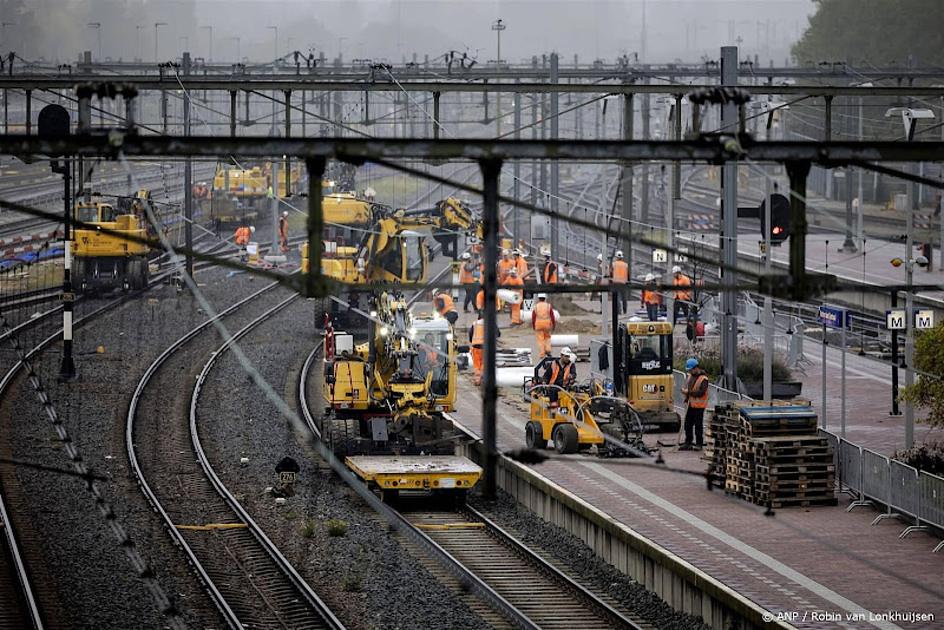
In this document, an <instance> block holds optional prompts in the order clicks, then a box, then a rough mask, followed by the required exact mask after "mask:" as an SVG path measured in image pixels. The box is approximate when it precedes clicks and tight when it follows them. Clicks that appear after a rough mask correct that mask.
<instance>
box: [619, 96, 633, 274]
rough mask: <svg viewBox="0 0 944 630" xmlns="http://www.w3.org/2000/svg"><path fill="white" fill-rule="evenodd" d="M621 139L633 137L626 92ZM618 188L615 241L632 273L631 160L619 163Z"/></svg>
mask: <svg viewBox="0 0 944 630" xmlns="http://www.w3.org/2000/svg"><path fill="white" fill-rule="evenodd" d="M623 139H624V140H630V141H631V140H632V139H633V95H632V94H626V95H625V96H624V97H623ZM620 189H621V191H622V199H621V201H622V204H621V206H620V219H621V220H620V222H619V234H621V235H622V239H618V241H619V240H621V241H622V242H617V245H616V246H617V247H619V248H621V249H622V250H623V259H624V260H625V261H626V262H628V263H629V265H630V273H632V265H633V262H634V261H633V164H632V162H623V163H622V164H620Z"/></svg>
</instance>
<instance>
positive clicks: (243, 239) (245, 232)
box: [233, 225, 256, 247]
mask: <svg viewBox="0 0 944 630" xmlns="http://www.w3.org/2000/svg"><path fill="white" fill-rule="evenodd" d="M255 233H256V228H255V227H254V226H252V225H248V226H247V225H240V226H239V227H238V228H236V232H235V234H234V235H233V240H234V241H235V242H236V244H237V245H239V246H240V247H245V246H246V245H248V244H249V239H250V238H252V235H253V234H255Z"/></svg>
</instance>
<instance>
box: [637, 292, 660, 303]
mask: <svg viewBox="0 0 944 630" xmlns="http://www.w3.org/2000/svg"><path fill="white" fill-rule="evenodd" d="M642 303H643V304H662V295H661V294H659V293H656V292H655V291H650V290H648V289H643V291H642Z"/></svg>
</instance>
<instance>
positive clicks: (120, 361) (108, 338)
mask: <svg viewBox="0 0 944 630" xmlns="http://www.w3.org/2000/svg"><path fill="white" fill-rule="evenodd" d="M197 278H198V282H200V283H201V284H202V285H204V286H202V287H201V290H202V291H203V293H204V295H205V296H206V297H207V298H208V299H209V300H210V302H211V304H213V305H214V307H215V308H217V309H220V308H222V307H224V306H225V305H228V304H231V303H233V302H235V301H236V300H238V299H239V298H240V297H242V296H245V295H248V294H249V293H250V292H252V291H254V290H256V289H258V288H260V287H262V286H264V283H263V282H261V281H258V280H254V279H252V278H250V276H248V275H246V274H239V275H235V276H232V277H227V274H226V272H225V271H221V270H211V271H206V272H203V273H201V274H198V276H197ZM101 301H102V300H91V301H88V302H83V303H82V308H83V309H86V308H89V307H91V306H93V305H94V304H95V303H101ZM205 317H206V315H205V313H203V312H202V309H200V307H199V306H198V305H197V303H196V301H195V299H194V298H193V297H192V296H191V295H190V294H189V292H182V293H178V292H176V291H175V290H174V289H173V288H171V287H167V286H162V287H156V288H154V289H152V290H151V291H149V292H147V293H146V294H144V295H142V296H138V297H136V298H134V299H133V300H131V301H130V302H128V303H126V304H124V305H122V306H120V307H118V308H117V309H115V310H113V311H111V312H109V313H107V314H105V315H103V316H101V317H100V318H98V319H97V320H95V321H93V322H91V323H89V324H88V325H85V326H82V327H81V328H79V329H77V330H76V334H75V340H76V341H75V350H76V363H77V370H78V373H79V380H78V381H76V382H74V383H65V384H61V383H57V376H58V371H59V352H60V345H59V344H54V345H53V346H52V347H51V348H50V349H49V350H47V351H46V352H44V353H43V354H42V355H41V356H40V357H38V358H37V359H36V361H35V363H34V367H35V369H36V371H37V374H38V375H39V376H40V377H41V378H42V381H43V384H44V386H45V387H46V388H47V391H48V392H49V394H50V397H51V399H52V401H53V404H54V405H55V407H56V410H57V412H58V414H59V416H60V419H61V420H62V421H63V422H64V424H65V426H66V428H67V429H68V431H69V434H70V436H71V438H72V440H73V441H74V444H75V446H76V447H77V448H78V450H79V452H80V453H81V455H82V457H83V459H84V461H85V463H86V464H87V465H88V466H89V467H91V468H93V469H94V471H95V473H97V474H99V475H104V476H105V477H107V478H108V481H107V482H103V483H102V490H103V493H104V495H105V496H106V497H107V499H108V500H109V501H110V502H111V503H112V504H113V505H114V508H115V512H116V514H117V516H118V519H119V521H120V522H121V523H122V524H123V525H124V526H125V527H126V528H127V530H128V532H129V534H130V535H131V538H132V540H133V541H134V542H135V544H136V545H137V548H138V550H139V551H140V552H141V553H142V555H143V556H144V557H145V558H146V559H147V560H148V561H149V562H150V564H151V566H152V567H153V568H154V570H155V572H156V575H157V578H158V580H159V582H160V584H161V585H162V587H163V588H164V589H165V591H166V592H167V594H168V595H169V596H170V597H171V598H172V600H173V601H174V603H175V604H176V605H177V607H178V608H179V609H180V611H181V613H182V614H183V617H184V621H185V623H187V625H188V626H189V627H222V620H221V618H220V617H219V615H218V613H217V611H216V609H215V607H214V606H213V605H212V603H211V602H210V600H209V599H208V597H207V596H206V594H205V593H204V592H203V588H202V586H201V585H200V583H199V582H198V581H197V580H196V578H195V577H194V576H193V575H192V574H191V572H190V570H189V567H188V566H187V565H186V563H185V562H184V559H183V555H182V554H181V552H180V550H178V549H177V548H176V547H174V546H173V545H172V544H171V541H170V538H169V537H168V535H167V534H166V532H165V531H164V530H163V528H162V527H161V526H160V524H159V523H160V521H159V520H158V518H157V515H156V514H154V513H153V512H152V511H151V508H150V506H149V505H148V504H147V503H146V501H145V498H144V496H143V495H142V493H141V491H140V489H139V488H138V486H137V484H136V483H135V481H134V480H133V479H132V477H131V475H130V471H129V470H128V464H127V456H126V449H125V435H124V426H125V414H126V412H127V405H128V397H129V396H130V394H131V392H132V391H133V388H134V387H135V385H136V384H137V382H138V380H139V379H140V377H141V375H142V374H143V373H144V370H145V369H146V368H147V366H148V365H149V364H150V362H151V361H152V360H153V359H154V358H155V357H156V356H157V355H158V354H159V353H160V352H161V351H162V350H163V349H164V348H166V347H167V346H168V345H170V344H171V343H172V342H173V341H174V340H175V339H177V338H178V337H179V336H180V335H181V334H183V333H184V332H185V331H187V330H189V329H190V328H191V327H192V326H193V325H195V324H196V323H197V322H199V321H201V320H203V319H205ZM98 346H102V347H103V348H104V352H103V353H101V354H99V353H97V352H96V348H98ZM0 423H2V424H0V427H3V429H2V430H3V431H5V432H7V436H6V437H7V440H8V441H9V443H10V448H11V451H12V453H13V455H14V456H15V457H16V458H18V459H22V460H26V461H30V462H35V463H39V464H44V465H48V466H53V467H58V468H67V467H68V459H67V458H66V456H65V454H64V451H63V446H62V444H61V443H60V442H59V441H58V439H56V437H55V432H54V430H53V427H52V425H51V423H50V421H49V419H48V418H47V417H46V416H45V414H43V413H42V407H41V405H40V404H39V402H38V399H37V396H36V394H35V393H34V392H33V391H32V389H31V388H30V387H29V386H28V383H27V381H26V380H25V379H24V378H22V376H21V377H20V378H19V379H18V380H17V382H16V383H15V384H14V386H13V389H11V390H10V391H9V392H8V394H7V399H6V400H5V401H4V405H3V411H2V412H0ZM155 439H159V436H155ZM12 474H15V480H16V488H15V489H13V488H11V487H10V486H11V484H6V486H5V490H6V491H11V490H13V491H15V492H17V493H19V494H20V495H21V496H22V497H24V498H26V499H28V504H29V509H28V511H27V513H25V514H21V515H18V516H17V517H16V519H17V523H18V524H19V525H20V527H21V528H22V527H23V526H24V525H23V524H28V526H29V527H31V528H33V529H34V530H36V533H37V534H38V536H37V537H38V538H40V539H42V540H43V541H44V544H43V548H42V553H43V556H44V559H45V563H46V565H47V566H48V567H49V570H48V571H47V573H48V574H49V575H51V576H52V577H53V579H54V581H55V584H54V585H53V586H52V587H50V588H49V590H51V591H54V592H56V593H57V595H58V600H59V607H61V609H62V610H63V611H65V613H66V615H67V618H66V620H67V626H68V627H71V628H128V627H136V628H161V627H166V625H167V618H166V617H165V616H164V615H163V614H162V613H161V612H160V611H159V610H157V608H156V605H155V603H154V600H153V598H152V597H151V594H150V593H149V592H148V591H147V589H146V588H145V585H144V583H143V582H142V581H141V580H139V579H138V578H137V577H136V575H135V572H134V570H133V568H132V566H131V564H130V563H129V561H128V558H127V557H126V555H125V554H124V552H123V551H122V550H121V549H120V548H119V547H118V544H117V542H116V540H115V538H114V536H113V534H112V533H111V531H110V530H109V529H108V526H107V524H106V522H105V520H104V519H103V517H102V516H101V515H100V514H99V511H98V509H97V507H96V505H95V503H94V501H93V499H92V497H91V495H90V494H89V493H88V492H87V491H86V490H85V488H84V484H83V483H82V482H81V481H80V480H78V479H76V478H73V477H66V476H63V475H58V474H55V473H50V472H45V471H38V470H35V469H27V468H22V467H20V468H17V469H16V471H15V473H12ZM7 477H8V478H9V477H10V474H8V475H7Z"/></svg>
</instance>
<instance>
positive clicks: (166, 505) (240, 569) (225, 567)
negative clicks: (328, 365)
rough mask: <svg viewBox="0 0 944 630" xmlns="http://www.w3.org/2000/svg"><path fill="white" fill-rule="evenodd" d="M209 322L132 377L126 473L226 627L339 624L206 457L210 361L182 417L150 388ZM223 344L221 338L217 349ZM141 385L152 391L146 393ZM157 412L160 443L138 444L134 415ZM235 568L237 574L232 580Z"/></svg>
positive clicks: (180, 365) (185, 358)
mask: <svg viewBox="0 0 944 630" xmlns="http://www.w3.org/2000/svg"><path fill="white" fill-rule="evenodd" d="M277 286H278V285H277V284H276V283H272V284H270V285H267V286H266V287H264V288H262V289H260V290H259V291H257V292H256V293H254V294H252V295H250V296H248V297H247V298H244V299H243V300H241V301H239V302H237V303H236V304H233V305H232V306H230V307H229V308H227V309H225V310H224V311H222V312H220V313H219V314H218V315H217V317H216V319H219V318H223V317H228V316H231V315H233V314H235V313H236V312H237V311H241V310H242V309H243V307H244V306H247V305H249V304H253V303H255V302H256V300H257V298H259V297H261V296H263V295H266V294H268V293H269V292H270V291H272V290H273V289H276V288H277ZM295 297H296V296H291V297H289V298H288V299H286V300H283V301H282V302H280V303H279V304H278V305H276V306H275V307H272V308H268V309H265V310H264V311H263V312H262V313H261V314H259V315H257V316H256V317H255V318H254V319H252V320H250V322H249V323H248V324H247V325H246V326H245V327H244V328H242V329H241V330H240V332H239V333H238V334H240V335H241V334H245V333H246V332H248V331H249V330H251V329H252V327H254V326H255V325H257V324H258V323H260V322H261V321H264V320H265V319H267V318H268V317H270V316H272V315H273V314H274V313H276V312H278V311H279V310H281V308H284V306H286V305H287V304H288V303H290V302H291V301H292V300H293V299H295ZM240 314H242V313H240ZM213 323H214V320H207V321H205V322H204V323H202V324H200V325H199V326H197V327H195V328H194V329H192V330H191V331H189V332H188V333H187V334H185V335H183V336H182V337H181V338H180V339H178V340H177V341H176V342H174V343H173V344H172V345H171V346H170V347H168V348H167V349H166V350H165V351H164V352H163V353H162V354H161V355H160V356H159V357H158V358H157V359H156V360H155V361H154V362H153V363H152V364H151V366H150V367H149V368H148V370H147V371H146V372H145V374H144V376H143V377H142V378H141V380H140V381H139V383H138V386H137V387H136V389H135V392H134V395H133V397H132V400H131V404H130V406H129V410H128V415H127V423H126V442H127V450H128V457H129V460H130V462H131V468H132V472H133V474H134V475H135V477H136V478H137V480H138V483H139V485H140V487H141V490H142V492H144V494H145V496H146V497H147V499H148V501H149V502H150V503H151V505H152V506H153V507H154V509H155V510H156V511H157V512H158V514H159V515H160V516H161V518H162V519H163V520H164V522H165V524H166V525H167V529H168V531H169V533H170V535H171V536H172V538H173V539H174V540H175V542H176V543H177V544H178V545H179V546H180V548H181V549H182V550H183V551H184V553H185V554H186V555H187V558H188V560H189V562H190V564H191V565H192V566H193V568H194V570H195V571H196V573H197V574H198V576H199V577H200V579H201V581H202V582H203V583H204V585H205V587H206V589H207V591H208V592H209V594H210V595H211V597H212V599H213V601H214V603H215V604H216V605H217V607H218V608H219V609H220V611H221V613H222V614H223V615H224V617H225V619H226V620H227V622H228V624H229V625H230V626H231V627H233V628H246V627H252V628H257V627H258V628H263V627H272V628H339V627H341V625H340V623H339V622H338V621H337V619H336V618H334V616H333V615H332V614H331V613H330V611H329V610H328V609H327V607H326V606H324V604H323V603H322V602H321V600H320V599H318V597H317V596H316V595H315V594H314V593H313V592H312V591H311V589H310V588H309V587H307V584H305V583H304V581H303V580H302V579H301V578H300V577H299V576H298V574H297V573H296V572H295V571H294V569H293V568H292V567H291V565H289V564H288V562H287V561H286V560H285V559H284V557H282V555H281V554H280V553H279V552H278V550H277V549H275V547H274V545H273V544H272V543H271V541H269V539H268V538H267V537H266V536H265V534H264V533H263V532H262V531H261V530H260V529H259V528H258V526H257V525H256V524H255V523H254V522H253V521H252V519H251V518H249V516H248V514H246V513H245V511H244V510H242V508H241V506H239V504H238V502H237V501H236V500H235V498H234V497H233V496H232V495H231V494H230V493H229V492H228V491H227V490H226V489H225V487H224V486H223V484H222V483H221V482H220V480H219V478H218V477H217V476H216V475H215V473H214V472H213V471H212V468H211V467H210V466H209V464H208V462H207V461H206V458H205V456H204V454H203V449H202V446H201V445H200V441H199V437H198V436H197V434H196V428H197V425H196V415H195V410H196V401H197V398H198V396H199V388H200V385H201V384H202V381H203V379H205V377H206V374H207V373H208V372H209V370H210V369H211V368H212V365H213V361H210V362H209V363H207V364H206V365H205V366H204V370H203V372H202V373H201V375H200V379H199V380H198V382H197V387H196V388H195V389H194V391H193V394H192V396H191V397H190V414H189V422H186V423H184V422H180V421H177V422H175V421H174V420H175V418H177V417H179V414H177V413H174V412H173V411H171V412H170V413H168V410H167V400H166V398H164V397H162V396H161V395H160V394H159V393H158V392H154V391H152V390H154V389H155V385H157V386H160V385H162V384H163V383H161V381H160V378H159V375H160V376H164V375H168V374H170V375H171V377H172V376H173V373H176V372H177V371H179V370H182V371H184V372H185V373H186V370H187V367H188V366H189V365H190V359H192V358H193V357H192V355H191V354H190V353H188V351H189V350H192V349H193V348H192V347H191V342H192V341H194V340H195V339H196V338H198V337H199V336H200V335H201V333H203V332H204V331H206V330H207V329H209V328H210V327H211V326H212V325H213ZM226 347H228V344H224V347H223V348H221V349H220V350H223V349H225V348H226ZM218 352H219V351H218ZM161 389H163V390H164V391H167V389H166V388H161ZM146 390H147V391H148V392H149V393H151V394H153V395H150V396H145V392H146ZM162 413H164V414H165V415H166V417H167V421H166V422H164V423H162V424H161V429H162V439H161V440H160V443H159V444H148V445H147V448H144V447H143V446H142V447H140V448H139V447H138V445H137V444H136V443H135V435H136V432H137V431H138V430H139V429H138V428H137V427H138V426H139V425H140V424H141V423H140V422H139V420H140V419H142V418H145V417H147V418H153V417H154V415H155V414H156V415H158V416H159V415H161V414H162ZM154 426H155V425H154V424H153V423H152V424H150V425H148V427H147V428H151V429H153V428H154ZM195 454H196V458H195V457H194V455H195ZM234 574H236V575H239V576H240V577H241V578H242V579H234Z"/></svg>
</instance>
